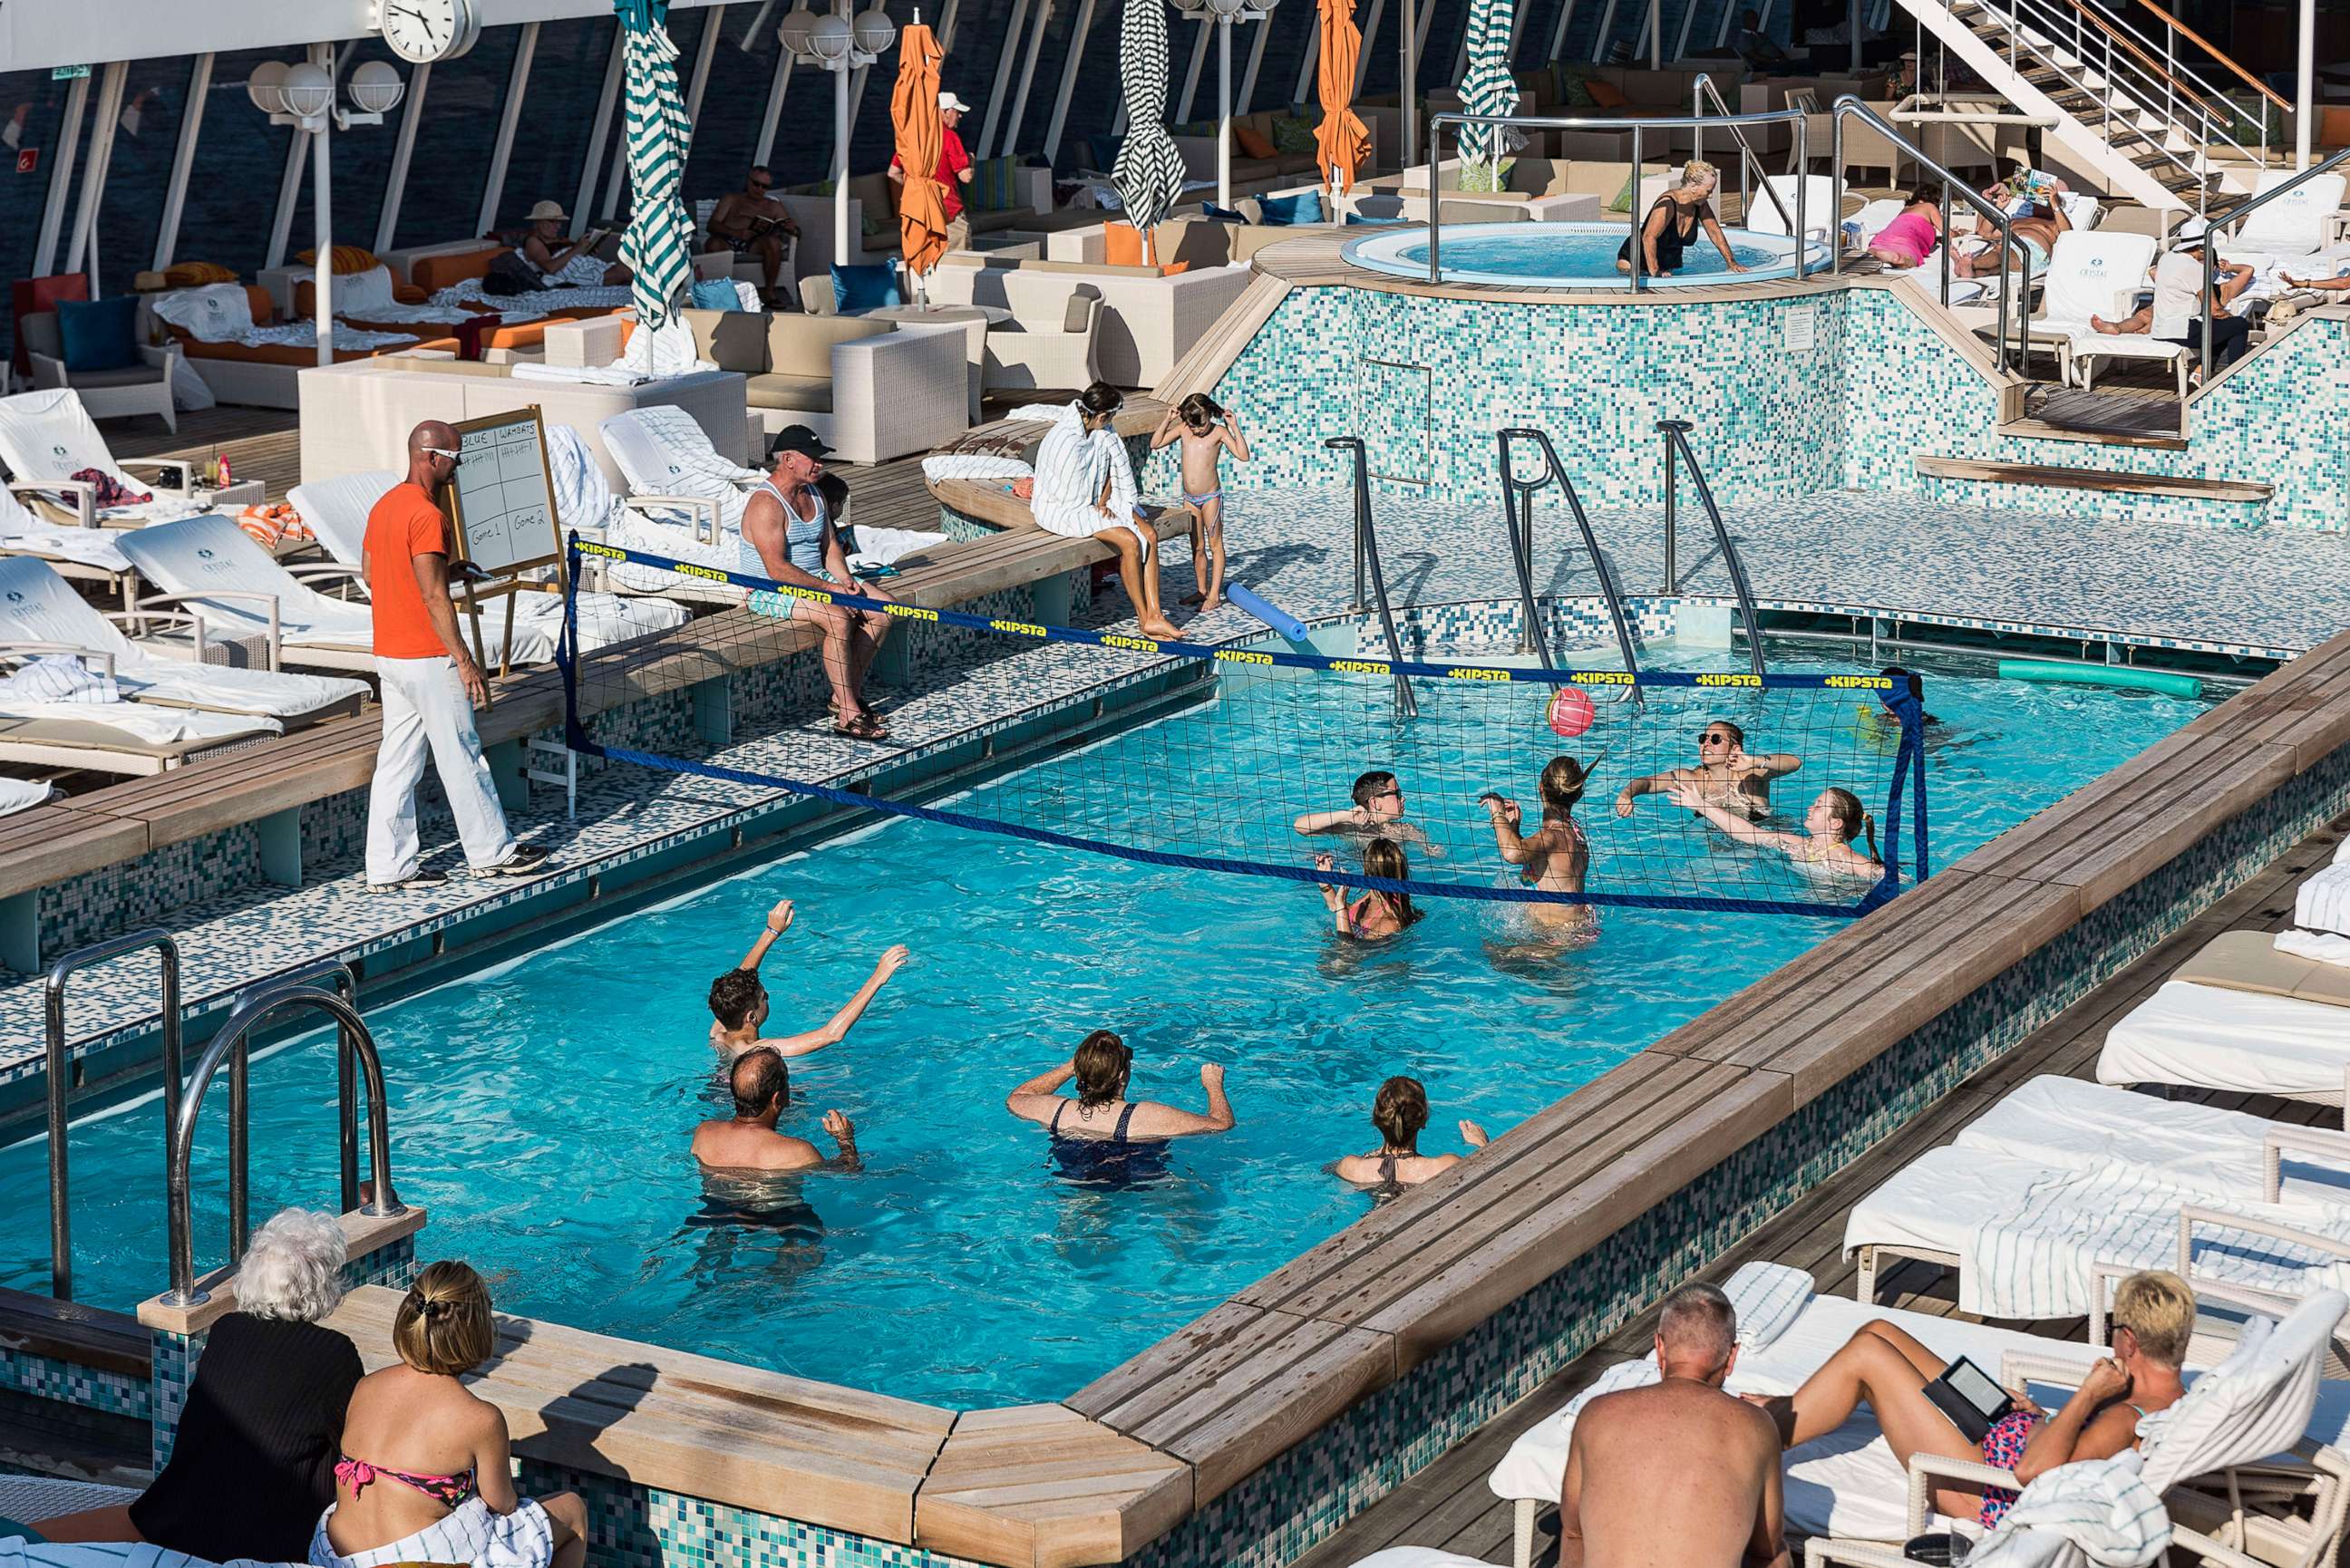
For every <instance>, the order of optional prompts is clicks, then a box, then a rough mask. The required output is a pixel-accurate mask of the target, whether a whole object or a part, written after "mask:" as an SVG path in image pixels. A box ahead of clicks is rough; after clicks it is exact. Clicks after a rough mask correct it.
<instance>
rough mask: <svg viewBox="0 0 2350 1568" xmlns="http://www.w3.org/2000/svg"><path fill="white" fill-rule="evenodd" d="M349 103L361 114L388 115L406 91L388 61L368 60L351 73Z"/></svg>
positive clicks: (398, 74)
mask: <svg viewBox="0 0 2350 1568" xmlns="http://www.w3.org/2000/svg"><path fill="white" fill-rule="evenodd" d="M349 91H350V95H351V102H352V103H353V104H355V105H356V106H358V109H359V112H360V113H361V114H389V113H390V111H391V110H392V109H393V108H394V107H395V106H397V105H398V104H399V102H400V98H401V96H402V95H404V94H405V93H406V92H407V91H408V84H407V83H405V82H403V81H401V80H400V71H399V69H398V68H397V67H394V66H393V65H392V64H391V62H390V61H389V60H369V61H368V62H367V63H366V64H365V65H363V66H360V67H359V68H358V69H356V70H354V71H352V72H351V82H350V88H349Z"/></svg>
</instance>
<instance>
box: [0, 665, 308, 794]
mask: <svg viewBox="0 0 2350 1568" xmlns="http://www.w3.org/2000/svg"><path fill="white" fill-rule="evenodd" d="M54 653H65V654H67V655H68V657H75V656H74V655H72V654H71V652H70V650H68V649H46V648H33V649H0V661H6V662H11V663H21V662H23V661H25V660H27V659H37V658H44V657H48V656H50V655H51V654H54ZM78 658H79V659H80V661H81V662H82V663H83V664H84V665H85V666H87V667H88V669H89V670H90V671H91V672H92V673H93V674H94V675H99V676H110V675H111V674H112V673H113V670H112V660H111V658H110V657H109V656H107V655H103V654H87V655H79V656H78ZM283 730H284V726H283V725H282V724H280V723H279V722H277V721H276V720H275V719H265V718H256V717H250V716H246V715H243V714H234V713H208V712H203V711H199V710H196V709H191V708H168V707H163V706H160V705H157V704H153V703H147V702H130V701H122V700H121V699H120V698H116V699H115V700H113V701H43V700H39V699H33V698H26V697H21V696H18V695H16V694H15V693H13V692H10V691H0V762H5V763H38V764H41V765H43V766H53V767H66V768H84V769H88V770H90V771H92V772H99V773H120V774H160V773H163V772H165V771H167V770H169V769H172V768H176V767H179V766H181V765H182V763H188V762H191V761H193V760H194V759H196V758H198V757H202V756H204V755H207V754H209V753H215V752H219V751H223V750H225V749H228V748H231V747H234V746H239V745H242V744H244V743H245V742H253V741H260V740H265V739H267V738H268V737H269V736H272V735H275V734H278V733H280V732H282V731H283Z"/></svg>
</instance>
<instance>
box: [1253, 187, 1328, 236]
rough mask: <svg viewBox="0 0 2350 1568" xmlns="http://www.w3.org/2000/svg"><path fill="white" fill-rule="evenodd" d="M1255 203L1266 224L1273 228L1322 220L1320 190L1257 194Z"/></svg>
mask: <svg viewBox="0 0 2350 1568" xmlns="http://www.w3.org/2000/svg"><path fill="white" fill-rule="evenodd" d="M1256 205H1257V211H1259V212H1260V213H1263V214H1264V222H1265V223H1266V224H1267V225H1269V226H1271V227H1274V228H1291V227H1295V225H1297V224H1299V223H1320V222H1321V221H1322V192H1319V191H1301V192H1298V193H1297V194H1296V195H1295V196H1259V197H1258V198H1257V199H1256Z"/></svg>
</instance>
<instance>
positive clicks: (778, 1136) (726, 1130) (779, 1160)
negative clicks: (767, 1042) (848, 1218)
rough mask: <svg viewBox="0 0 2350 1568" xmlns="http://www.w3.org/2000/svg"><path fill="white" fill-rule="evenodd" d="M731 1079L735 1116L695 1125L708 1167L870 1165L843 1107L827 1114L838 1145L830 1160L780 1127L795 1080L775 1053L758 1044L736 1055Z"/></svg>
mask: <svg viewBox="0 0 2350 1568" xmlns="http://www.w3.org/2000/svg"><path fill="white" fill-rule="evenodd" d="M726 1083H727V1088H728V1090H729V1091H730V1092H731V1093H732V1094H733V1096H734V1115H733V1116H732V1117H731V1118H728V1119H726V1120H722V1121H707V1122H704V1123H702V1125H701V1126H700V1127H696V1128H694V1129H693V1146H692V1147H693V1158H694V1159H695V1160H696V1161H698V1162H699V1163H700V1164H701V1166H702V1169H703V1170H704V1171H712V1170H816V1169H818V1168H824V1169H831V1170H841V1171H856V1170H861V1169H863V1168H864V1165H863V1162H862V1161H860V1160H859V1159H858V1157H857V1124H856V1123H854V1122H852V1121H850V1120H849V1119H848V1118H847V1116H842V1115H841V1114H840V1113H839V1112H838V1111H827V1112H825V1113H824V1130H825V1132H826V1133H827V1135H829V1136H830V1137H831V1138H832V1141H833V1144H834V1146H835V1147H836V1149H837V1152H836V1153H835V1154H834V1155H833V1156H832V1158H829V1159H827V1158H825V1157H824V1156H823V1155H822V1154H821V1153H819V1152H817V1149H816V1145H814V1144H812V1143H810V1142H808V1140H807V1139H806V1138H804V1137H789V1136H788V1135H786V1134H784V1133H779V1132H777V1131H776V1130H775V1121H776V1118H777V1117H779V1116H782V1115H783V1114H784V1107H785V1106H786V1105H788V1104H790V1103H791V1097H792V1079H791V1073H790V1070H789V1069H787V1068H786V1067H785V1065H784V1059H783V1057H781V1056H780V1055H777V1054H775V1052H774V1051H772V1050H769V1049H767V1048H765V1047H755V1048H754V1049H752V1050H749V1051H746V1052H744V1053H743V1054H742V1055H740V1056H737V1057H736V1058H734V1065H733V1069H732V1070H731V1071H730V1072H729V1073H728V1074H727V1075H726Z"/></svg>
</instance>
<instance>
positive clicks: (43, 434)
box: [0, 387, 203, 528]
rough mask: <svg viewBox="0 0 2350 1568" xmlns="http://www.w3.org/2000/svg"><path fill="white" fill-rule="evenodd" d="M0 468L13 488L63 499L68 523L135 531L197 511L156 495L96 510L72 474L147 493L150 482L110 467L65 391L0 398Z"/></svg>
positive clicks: (100, 441) (91, 427)
mask: <svg viewBox="0 0 2350 1568" xmlns="http://www.w3.org/2000/svg"><path fill="white" fill-rule="evenodd" d="M0 463H5V464H6V465H7V467H8V473H9V477H10V478H11V479H13V480H14V481H16V483H15V485H14V486H13V488H15V489H17V490H19V491H23V490H26V489H29V488H32V487H35V486H37V487H38V488H39V489H40V490H41V491H42V492H45V493H54V494H57V495H58V496H61V497H63V498H64V499H65V501H66V502H68V504H67V505H64V506H62V507H60V509H59V510H60V514H61V516H62V517H63V519H64V520H65V521H68V522H73V523H79V524H84V525H87V524H89V523H91V522H93V521H95V522H99V523H103V524H108V525H109V526H115V527H127V528H136V527H140V526H141V525H142V524H148V523H154V522H161V521H165V520H167V519H170V518H174V517H185V516H189V515H191V514H193V513H197V512H201V511H203V507H202V506H200V505H198V504H196V503H195V502H192V501H190V500H187V499H186V498H185V497H181V496H162V495H158V496H156V498H155V499H154V500H152V501H149V502H146V503H144V504H140V505H136V506H109V507H104V508H100V507H99V506H98V505H97V504H96V501H95V499H94V497H93V494H92V492H91V488H90V486H89V485H88V484H87V483H80V482H78V481H76V480H75V479H74V477H73V476H74V475H75V474H77V473H79V472H84V471H85V470H88V469H93V468H94V469H97V470H98V471H99V472H101V473H104V474H106V475H108V476H109V478H111V479H112V480H113V481H114V482H115V483H117V484H120V485H121V486H122V487H123V488H124V489H126V490H133V491H147V492H150V493H152V491H153V488H154V486H153V482H151V481H149V480H142V479H137V478H134V477H132V475H131V474H130V472H128V471H127V470H126V469H125V468H124V467H123V466H122V465H121V464H120V463H118V462H115V460H114V453H113V452H111V451H109V449H108V447H107V444H106V438H105V437H104V436H102V435H100V434H99V431H98V426H97V425H96V424H95V423H93V422H92V421H91V420H90V417H89V412H88V410H86V409H84V408H83V407H82V402H81V397H80V395H79V394H78V393H77V392H75V391H74V390H73V389H71V388H69V387H68V388H61V389H53V390H45V391H38V392H19V393H17V394H16V396H15V397H13V398H0Z"/></svg>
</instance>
